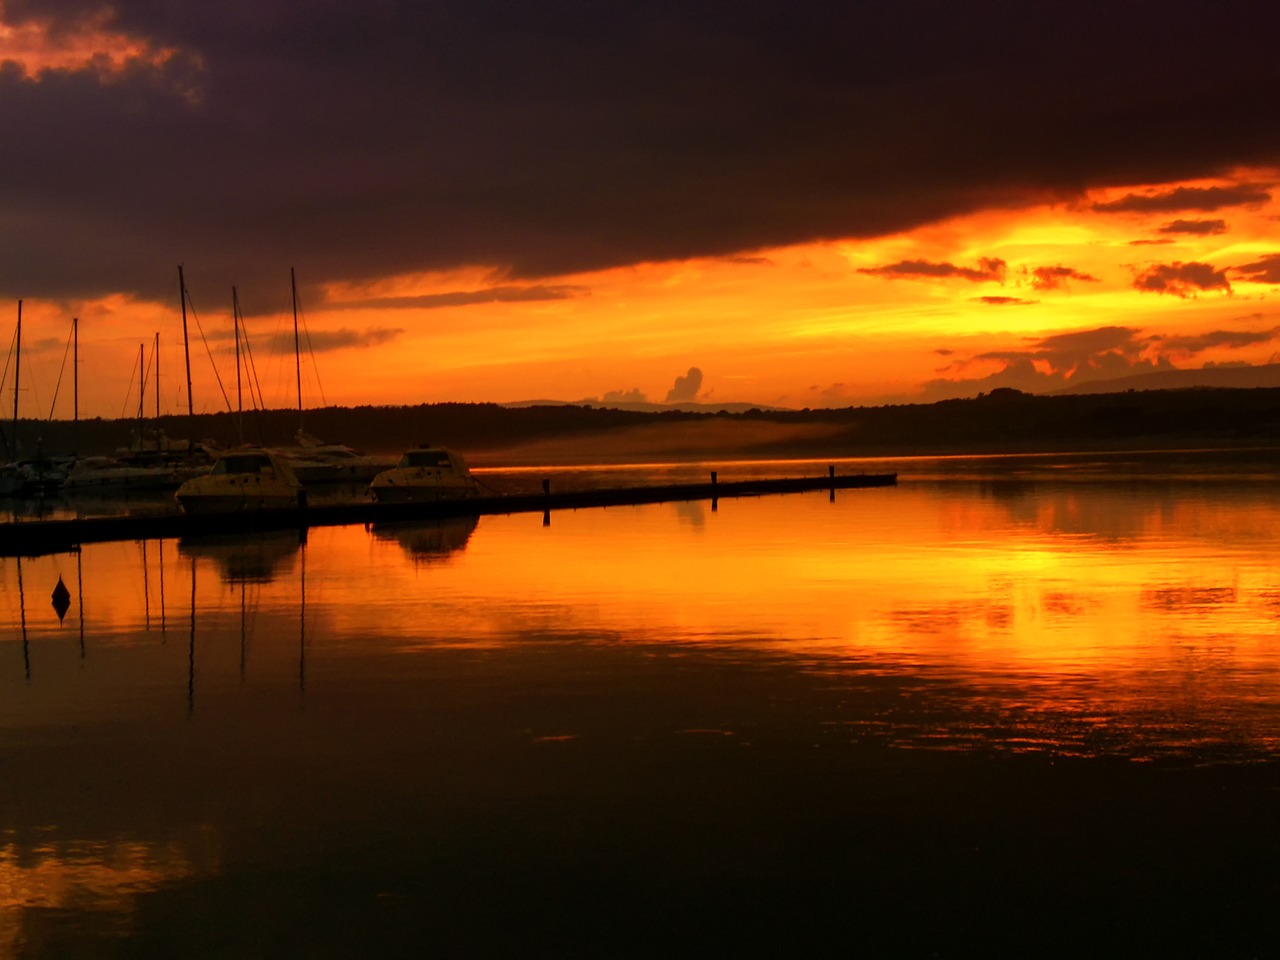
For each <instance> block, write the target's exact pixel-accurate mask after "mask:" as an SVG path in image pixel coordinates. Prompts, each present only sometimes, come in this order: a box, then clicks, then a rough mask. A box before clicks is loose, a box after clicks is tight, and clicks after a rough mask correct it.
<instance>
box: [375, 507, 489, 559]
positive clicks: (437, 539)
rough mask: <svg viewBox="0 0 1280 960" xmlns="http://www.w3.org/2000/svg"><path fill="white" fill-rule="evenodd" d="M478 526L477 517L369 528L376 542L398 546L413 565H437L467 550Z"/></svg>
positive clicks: (385, 524)
mask: <svg viewBox="0 0 1280 960" xmlns="http://www.w3.org/2000/svg"><path fill="white" fill-rule="evenodd" d="M479 523H480V518H479V517H450V518H447V519H443V520H405V521H394V522H390V523H375V524H372V525H371V526H370V527H369V532H370V533H372V534H373V536H374V538H375V539H377V540H389V541H393V542H395V543H398V544H400V546H401V547H403V548H404V552H405V554H406V555H407V556H408V557H409V558H410V559H412V560H414V561H415V562H421V563H438V562H440V561H442V560H444V559H445V558H447V557H448V556H449V555H450V554H452V553H457V552H458V551H460V550H464V549H466V546H467V541H468V540H470V539H471V534H472V533H474V532H475V529H476V527H477V525H479Z"/></svg>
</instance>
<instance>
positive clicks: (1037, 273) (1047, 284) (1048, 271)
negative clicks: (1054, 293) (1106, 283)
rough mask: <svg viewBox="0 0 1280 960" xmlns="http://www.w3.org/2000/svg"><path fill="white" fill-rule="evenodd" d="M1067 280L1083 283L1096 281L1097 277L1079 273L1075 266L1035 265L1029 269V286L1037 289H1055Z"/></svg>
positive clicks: (1063, 285) (1065, 283) (1063, 284)
mask: <svg viewBox="0 0 1280 960" xmlns="http://www.w3.org/2000/svg"><path fill="white" fill-rule="evenodd" d="M1069 280H1080V281H1083V282H1085V283H1097V282H1098V278H1097V277H1094V276H1090V275H1089V274H1087V273H1081V272H1080V271H1079V270H1077V269H1076V268H1075V267H1064V266H1056V267H1036V268H1035V269H1034V270H1032V271H1031V286H1033V287H1034V288H1035V289H1037V290H1057V289H1059V288H1060V287H1065V286H1066V285H1067V281H1069Z"/></svg>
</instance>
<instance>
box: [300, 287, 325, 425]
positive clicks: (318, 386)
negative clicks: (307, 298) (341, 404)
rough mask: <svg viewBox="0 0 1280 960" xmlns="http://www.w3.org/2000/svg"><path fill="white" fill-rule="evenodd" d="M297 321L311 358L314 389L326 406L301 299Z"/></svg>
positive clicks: (318, 366)
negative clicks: (314, 379)
mask: <svg viewBox="0 0 1280 960" xmlns="http://www.w3.org/2000/svg"><path fill="white" fill-rule="evenodd" d="M298 321H299V323H301V324H302V335H303V337H305V338H306V341H307V356H309V357H310V358H311V373H312V375H313V376H314V377H315V378H316V389H317V390H319V391H320V405H321V406H322V407H327V406H328V405H329V400H328V399H327V398H326V397H325V395H324V384H323V383H321V382H320V364H318V363H316V351H315V347H313V346H312V345H311V331H310V330H308V329H307V312H306V311H305V310H304V309H303V308H302V301H301V300H299V301H298Z"/></svg>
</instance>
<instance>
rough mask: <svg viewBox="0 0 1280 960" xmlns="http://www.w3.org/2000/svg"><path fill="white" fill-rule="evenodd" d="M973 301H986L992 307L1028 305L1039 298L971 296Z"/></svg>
mask: <svg viewBox="0 0 1280 960" xmlns="http://www.w3.org/2000/svg"><path fill="white" fill-rule="evenodd" d="M971 299H972V300H973V302H974V303H987V304H990V305H991V306H993V307H1029V306H1031V305H1032V304H1033V303H1039V302H1040V301H1039V300H1023V299H1022V298H1021V297H972V298H971Z"/></svg>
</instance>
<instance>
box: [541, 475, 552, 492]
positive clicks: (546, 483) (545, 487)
mask: <svg viewBox="0 0 1280 960" xmlns="http://www.w3.org/2000/svg"><path fill="white" fill-rule="evenodd" d="M542 492H543V493H545V494H546V495H547V496H550V495H551V481H550V480H547V479H543V481H542Z"/></svg>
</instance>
